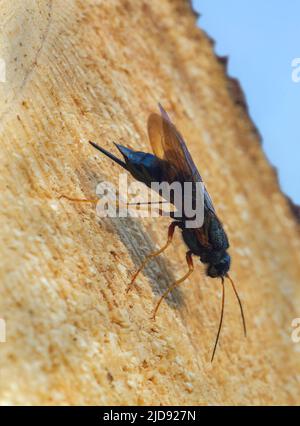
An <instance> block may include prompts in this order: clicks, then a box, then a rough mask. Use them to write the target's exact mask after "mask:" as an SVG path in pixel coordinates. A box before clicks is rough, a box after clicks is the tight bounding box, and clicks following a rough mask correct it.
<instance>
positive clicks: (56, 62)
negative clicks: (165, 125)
mask: <svg viewBox="0 0 300 426" xmlns="http://www.w3.org/2000/svg"><path fill="white" fill-rule="evenodd" d="M1 9H2V12H3V17H4V18H3V22H2V31H1V33H2V38H3V40H2V43H1V52H0V57H1V58H2V59H3V60H4V62H5V65H6V70H5V73H6V81H5V82H4V83H3V82H2V83H0V91H1V92H0V126H1V127H0V132H1V133H0V137H1V146H2V148H1V158H0V162H1V177H0V182H1V186H0V188H1V191H0V197H1V203H0V205H1V213H0V226H1V239H2V243H1V246H0V259H1V298H0V303H1V305H0V317H1V318H3V319H4V320H5V323H6V343H0V359H1V383H0V398H1V403H2V404H6V403H9V404H297V403H299V377H300V365H299V364H300V358H299V344H298V345H297V344H296V343H293V341H292V338H291V334H292V331H293V328H292V326H291V322H292V320H293V319H294V318H296V317H298V316H299V301H300V287H299V281H300V262H299V252H300V250H299V248H300V237H299V225H298V224H297V223H296V220H295V218H294V216H293V215H292V213H291V211H290V207H289V205H288V203H287V201H286V199H285V197H284V195H283V194H282V193H281V191H280V188H279V186H278V182H277V177H276V174H275V172H274V170H273V169H272V167H271V166H270V165H269V164H268V162H267V160H266V158H265V155H264V154H263V151H262V147H261V144H260V140H259V136H258V133H257V131H256V130H255V128H254V126H253V123H252V122H251V120H250V118H249V116H248V114H247V111H246V110H245V105H244V98H243V95H242V92H241V91H240V90H239V88H238V86H237V84H236V83H235V82H234V81H232V80H230V79H229V78H228V76H227V75H226V70H225V68H224V64H223V63H222V61H220V60H219V59H218V58H217V57H216V55H215V53H214V51H213V46H212V43H211V41H210V39H209V38H208V37H207V36H206V34H204V33H203V32H202V31H201V30H200V29H198V28H197V27H196V17H195V16H194V14H193V12H192V11H191V9H190V5H189V2H186V1H181V0H165V1H161V0H153V1H151V2H144V1H135V0H126V1H125V0H124V1H121V0H111V1H96V0H93V1H92V0H84V1H83V0H77V1H75V0H74V1H73V0H68V1H64V2H63V1H59V0H39V1H36V2H32V1H30V0H25V1H24V0H14V2H11V1H9V0H2V2H1ZM158 101H159V102H161V103H162V104H163V105H164V107H165V108H166V110H167V111H169V112H170V115H171V117H172V119H173V121H174V122H175V123H176V125H177V127H178V128H179V129H180V131H181V132H182V134H183V135H184V137H185V139H186V141H187V144H188V147H189V149H190V151H191V153H192V156H193V158H194V160H195V162H196V164H197V166H198V167H199V170H200V172H201V174H202V175H203V178H204V180H205V182H206V184H207V187H208V189H209V192H210V193H211V195H212V198H213V200H214V204H215V206H216V209H217V211H218V214H219V216H220V218H221V219H222V221H223V222H224V226H225V228H226V231H227V232H228V235H229V238H230V242H231V248H230V253H231V255H232V259H233V263H232V277H233V279H234V280H235V282H236V285H237V287H238V289H239V292H240V295H241V298H242V299H243V302H244V307H245V314H246V317H247V323H248V331H249V335H248V338H247V339H245V338H244V337H243V334H242V326H241V320H240V316H239V307H238V305H237V303H236V300H235V298H234V295H233V293H232V291H231V289H230V286H228V285H226V290H227V292H226V307H225V318H224V328H223V332H222V335H221V340H220V347H219V349H218V351H217V354H216V358H215V361H214V363H213V364H211V362H210V356H211V351H212V347H213V343H214V339H215V335H216V331H217V325H218V320H219V313H220V302H221V299H220V297H221V288H220V284H219V281H218V280H213V279H210V278H208V277H207V276H206V275H205V268H204V267H203V265H202V264H201V263H200V262H198V261H197V260H196V259H195V264H196V268H195V272H194V273H193V275H192V276H191V278H190V279H189V281H188V282H186V283H185V284H183V285H182V286H181V288H179V289H178V290H177V291H174V292H173V294H172V296H171V297H169V298H168V300H166V301H165V302H164V303H163V304H162V306H161V309H160V311H159V312H158V315H157V319H156V321H155V322H154V321H153V320H152V319H151V314H152V311H153V308H154V306H155V302H156V301H157V297H158V294H161V292H162V291H163V290H164V289H165V288H166V286H167V285H168V284H170V283H171V282H172V281H173V280H174V278H175V277H179V276H181V275H182V274H184V273H185V272H186V265H185V261H184V253H185V246H184V244H183V243H182V242H181V238H180V235H179V233H177V234H176V236H175V241H174V244H173V245H172V246H171V247H170V248H169V249H168V251H167V252H166V253H165V254H163V255H161V256H160V258H159V259H157V260H155V261H153V262H152V263H151V265H150V266H149V267H148V268H147V269H146V270H145V271H144V273H143V274H141V275H140V277H139V279H138V280H137V285H136V287H135V288H134V289H133V290H132V291H131V292H130V293H128V294H127V293H126V288H127V285H128V283H129V281H130V278H131V276H132V274H133V273H134V271H135V270H136V268H137V267H138V266H139V265H140V263H141V261H142V259H143V257H144V256H145V255H146V254H147V253H149V252H151V251H152V250H153V249H154V248H155V247H160V246H161V245H162V244H163V243H164V242H165V239H166V233H167V226H168V223H169V220H168V219H167V218H156V219H155V218H144V219H141V218H123V219H121V218H116V219H109V218H107V219H99V218H97V216H96V213H95V207H94V206H93V205H89V204H74V203H70V202H68V201H66V200H59V199H58V197H59V195H61V194H67V195H69V196H75V197H91V196H92V197H93V196H94V193H95V188H96V185H97V183H98V182H99V181H109V182H111V183H113V184H115V185H117V183H118V176H119V172H120V169H119V168H118V166H117V165H114V164H112V162H111V161H109V160H108V159H106V158H104V157H102V156H101V155H98V154H97V152H96V151H95V150H93V148H92V147H91V146H90V145H89V144H88V140H90V139H91V140H94V141H95V142H97V143H99V144H100V145H101V146H103V147H105V148H106V149H108V150H110V151H112V152H114V153H116V149H115V148H114V146H113V144H112V142H113V141H118V142H121V143H123V144H125V145H127V146H130V147H132V148H135V149H139V150H144V151H150V144H149V141H148V138H147V131H146V120H147V117H148V115H149V113H150V112H153V111H156V109H157V102H158ZM128 180H129V182H132V179H131V178H128Z"/></svg>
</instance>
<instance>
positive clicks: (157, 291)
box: [77, 165, 183, 307]
mask: <svg viewBox="0 0 300 426" xmlns="http://www.w3.org/2000/svg"><path fill="white" fill-rule="evenodd" d="M82 167H83V168H84V175H85V176H86V178H87V182H89V183H87V182H86V183H83V190H84V192H85V193H90V192H91V184H92V185H93V186H95V187H96V186H97V184H98V183H99V182H101V181H102V180H103V181H104V180H106V179H105V176H101V174H99V173H95V172H92V171H91V170H92V168H89V167H88V166H86V165H84V166H82ZM77 174H78V177H80V176H81V180H82V169H81V170H77ZM93 208H94V207H93ZM152 220H155V218H153V219H152ZM156 220H157V218H156ZM171 220H172V219H170V222H171ZM97 221H98V222H99V223H100V224H101V226H103V228H104V230H106V231H109V232H116V233H117V234H118V236H119V238H120V240H121V241H122V243H123V244H124V245H125V247H126V248H127V251H128V253H129V255H130V257H131V260H132V262H133V264H134V267H133V268H132V269H131V270H130V271H129V273H128V275H129V276H128V283H127V284H128V285H129V284H130V277H131V276H132V275H133V274H134V272H135V271H136V270H137V269H138V268H139V266H140V265H141V263H142V261H143V260H144V258H145V257H146V256H147V255H148V254H149V253H151V252H153V251H155V250H157V249H158V248H160V247H161V246H162V245H163V244H164V243H165V241H166V239H167V233H168V227H166V231H165V235H163V236H162V239H161V241H158V242H157V244H155V243H153V241H152V240H151V238H150V237H149V235H148V234H147V232H146V231H145V229H144V228H143V225H142V222H141V219H140V218H136V217H130V216H129V217H126V218H120V217H116V218H111V217H106V218H100V217H98V218H97ZM99 232H100V231H99ZM143 275H144V276H146V277H147V279H148V281H149V283H150V285H151V288H152V291H153V293H154V295H156V296H161V295H162V294H163V293H164V291H165V290H166V289H167V288H168V287H169V286H170V285H171V284H172V283H173V282H174V281H175V280H176V277H175V276H174V274H173V270H172V265H171V263H170V261H169V260H168V258H167V253H162V254H161V255H160V256H157V257H155V258H154V259H152V260H151V261H150V262H149V263H148V264H147V266H146V267H145V268H144V269H143V271H142V273H141V274H140V276H139V279H138V280H137V282H136V283H135V284H134V285H133V287H132V289H131V290H130V291H131V292H133V291H136V286H138V287H141V285H142V284H141V283H140V281H139V280H141V278H142V276H143ZM165 301H166V302H167V303H168V305H169V306H172V307H179V306H182V305H183V298H182V292H181V290H180V289H179V288H178V289H177V288H175V289H174V290H173V291H172V292H171V293H170V294H169V295H168V296H167V297H166V299H165Z"/></svg>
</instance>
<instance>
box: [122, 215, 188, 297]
mask: <svg viewBox="0 0 300 426" xmlns="http://www.w3.org/2000/svg"><path fill="white" fill-rule="evenodd" d="M176 226H180V222H177V221H174V222H172V223H171V224H170V226H169V229H168V240H167V242H166V244H165V245H164V246H163V247H162V248H161V249H159V250H157V251H154V252H153V253H150V254H148V256H146V257H145V259H144V260H143V262H142V264H141V266H140V267H139V268H138V270H137V271H136V272H135V274H134V275H133V277H132V279H131V281H130V283H129V285H128V288H127V290H126V292H127V293H128V291H129V290H130V289H131V287H132V285H133V284H134V282H135V280H136V278H137V276H138V275H139V273H140V272H141V271H142V270H143V269H144V267H145V266H146V265H147V263H148V262H149V261H150V260H151V259H153V258H154V257H156V256H158V255H159V254H161V253H162V252H163V251H165V250H166V249H167V248H168V247H169V245H170V244H171V242H172V239H173V236H174V231H175V228H176Z"/></svg>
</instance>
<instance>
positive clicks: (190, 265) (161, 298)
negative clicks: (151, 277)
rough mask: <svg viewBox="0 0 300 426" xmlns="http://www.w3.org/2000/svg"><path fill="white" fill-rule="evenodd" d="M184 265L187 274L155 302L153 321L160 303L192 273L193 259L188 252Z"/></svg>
mask: <svg viewBox="0 0 300 426" xmlns="http://www.w3.org/2000/svg"><path fill="white" fill-rule="evenodd" d="M186 263H187V264H188V267H189V270H188V272H187V273H186V274H185V275H184V276H183V277H182V278H180V279H179V280H177V281H175V282H174V283H173V284H172V285H171V286H170V287H168V288H167V290H166V291H165V292H164V293H163V295H162V296H161V297H160V299H159V301H158V302H157V305H156V307H155V309H154V312H153V319H155V316H156V313H157V311H158V308H159V306H160V304H161V302H162V301H163V299H164V298H165V297H166V296H167V295H168V294H169V293H170V292H171V291H172V290H173V289H174V288H175V287H177V286H178V285H179V284H181V283H182V282H183V281H185V280H186V279H187V278H188V277H189V276H190V275H191V273H192V272H193V270H194V264H193V258H192V252H191V251H188V252H187V253H186Z"/></svg>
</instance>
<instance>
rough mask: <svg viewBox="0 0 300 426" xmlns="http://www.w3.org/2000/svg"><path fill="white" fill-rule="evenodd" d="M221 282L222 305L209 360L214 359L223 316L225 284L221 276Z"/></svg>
mask: <svg viewBox="0 0 300 426" xmlns="http://www.w3.org/2000/svg"><path fill="white" fill-rule="evenodd" d="M221 282H222V307H221V316H220V322H219V328H218V333H217V337H216V341H215V345H214V349H213V353H212V356H211V360H210V362H213V360H214V356H215V352H216V349H217V345H218V341H219V337H220V333H221V328H222V323H223V316H224V305H225V286H224V278H223V277H221Z"/></svg>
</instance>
